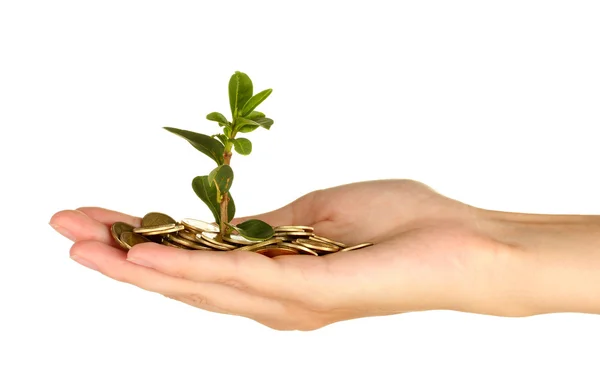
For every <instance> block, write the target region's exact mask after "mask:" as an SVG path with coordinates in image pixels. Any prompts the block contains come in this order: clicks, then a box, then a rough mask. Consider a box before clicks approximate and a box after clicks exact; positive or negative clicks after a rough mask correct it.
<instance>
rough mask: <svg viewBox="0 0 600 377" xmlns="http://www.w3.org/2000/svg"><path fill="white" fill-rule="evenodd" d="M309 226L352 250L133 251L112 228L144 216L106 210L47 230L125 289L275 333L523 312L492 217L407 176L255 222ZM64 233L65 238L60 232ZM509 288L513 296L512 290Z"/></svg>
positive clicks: (314, 196) (338, 191) (61, 217)
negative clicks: (367, 320) (409, 316)
mask: <svg viewBox="0 0 600 377" xmlns="http://www.w3.org/2000/svg"><path fill="white" fill-rule="evenodd" d="M248 218H259V219H262V220H264V221H266V222H268V223H270V224H271V225H273V226H277V225H310V226H313V227H314V228H315V233H317V234H319V235H323V236H325V237H328V238H332V239H335V240H339V241H341V242H344V243H346V244H349V245H353V244H358V243H362V242H373V243H374V244H375V245H374V246H371V247H368V248H365V249H360V250H356V251H351V252H345V253H335V254H330V255H327V256H323V257H313V256H304V255H300V256H280V257H276V258H272V259H270V258H267V257H265V256H262V255H259V254H255V253H252V252H235V251H233V252H212V251H194V252H190V251H185V250H179V249H175V248H171V247H167V246H163V245H159V244H153V243H147V244H140V245H136V246H134V247H133V248H132V249H131V250H130V251H129V253H126V252H124V251H122V250H120V249H119V248H118V247H117V245H116V244H115V242H114V241H113V240H112V237H111V236H110V232H109V226H110V224H112V223H113V222H116V221H123V222H126V223H129V224H131V225H134V226H139V225H140V219H139V218H137V217H132V216H129V215H125V214H121V213H118V212H113V211H109V210H105V209H100V208H80V209H79V210H76V211H61V212H59V213H57V214H56V215H54V216H53V218H52V220H51V224H52V225H53V226H55V227H57V230H58V231H60V232H61V233H63V234H66V235H67V236H68V237H69V238H71V239H72V240H74V241H75V244H74V245H73V247H72V248H71V257H72V258H73V259H75V260H76V261H79V262H80V263H82V264H84V265H87V266H88V267H91V268H94V269H97V270H98V271H100V272H101V273H103V274H104V275H106V276H108V277H111V278H113V279H116V280H118V281H122V282H126V283H130V284H134V285H136V286H138V287H140V288H142V289H145V290H149V291H153V292H157V293H160V294H162V295H164V296H167V297H170V298H173V299H175V300H179V301H181V302H184V303H187V304H190V305H194V306H196V307H198V308H201V309H205V310H210V311H213V312H218V313H226V314H234V315H240V316H244V317H248V318H251V319H253V320H255V321H258V322H260V323H262V324H264V325H266V326H269V327H271V328H274V329H282V330H284V329H286V330H287V329H300V330H311V329H316V328H320V327H323V326H326V325H328V324H331V323H334V322H337V321H343V320H348V319H352V318H358V317H366V316H378V315H389V314H396V313H401V312H408V311H421V310H434V309H448V310H461V311H470V312H477V313H489V314H496V315H521V314H528V313H522V312H519V310H520V309H519V308H518V307H517V308H515V307H514V305H513V303H512V302H511V301H510V294H509V293H506V292H510V289H509V288H510V287H512V286H513V285H518V284H519V282H518V281H514V280H515V279H514V278H513V277H512V275H511V272H512V271H513V270H512V267H513V266H512V265H513V259H514V258H513V255H514V254H515V252H514V250H513V249H512V248H511V247H509V246H508V245H505V244H503V243H501V242H498V241H497V240H495V239H494V237H493V236H492V235H490V232H489V231H488V228H489V227H487V226H484V224H486V223H487V219H486V211H484V210H481V209H477V208H474V207H470V206H468V205H465V204H463V203H460V202H457V201H454V200H451V199H449V198H447V197H444V196H442V195H440V194H438V193H436V192H435V191H433V190H432V189H430V188H429V187H427V186H425V185H423V184H421V183H418V182H414V181H408V180H386V181H372V182H362V183H355V184H350V185H344V186H339V187H334V188H330V189H326V190H319V191H315V192H312V193H310V194H308V195H305V196H303V197H301V198H299V199H298V200H296V201H294V202H292V203H291V204H289V205H287V206H285V207H283V208H280V209H278V210H275V211H273V212H269V213H265V214H262V215H259V216H252V217H246V218H244V219H242V218H240V219H236V220H234V221H233V223H239V222H241V221H243V220H245V219H248ZM65 231H66V232H65ZM507 287H508V288H507Z"/></svg>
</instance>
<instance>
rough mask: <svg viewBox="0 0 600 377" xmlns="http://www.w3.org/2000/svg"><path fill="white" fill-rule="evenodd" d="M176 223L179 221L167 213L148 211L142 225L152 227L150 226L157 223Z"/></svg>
mask: <svg viewBox="0 0 600 377" xmlns="http://www.w3.org/2000/svg"><path fill="white" fill-rule="evenodd" d="M176 223H177V221H175V220H174V219H173V218H172V217H171V216H169V215H165V214H164V213H160V212H150V213H147V214H146V215H145V216H144V217H143V218H142V227H143V228H146V227H150V226H156V225H166V224H176Z"/></svg>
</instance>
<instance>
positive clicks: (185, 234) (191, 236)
mask: <svg viewBox="0 0 600 377" xmlns="http://www.w3.org/2000/svg"><path fill="white" fill-rule="evenodd" d="M177 235H178V236H179V237H181V238H185V239H186V240H188V241H192V242H196V233H194V232H192V231H190V230H186V229H184V230H180V231H179V232H177Z"/></svg>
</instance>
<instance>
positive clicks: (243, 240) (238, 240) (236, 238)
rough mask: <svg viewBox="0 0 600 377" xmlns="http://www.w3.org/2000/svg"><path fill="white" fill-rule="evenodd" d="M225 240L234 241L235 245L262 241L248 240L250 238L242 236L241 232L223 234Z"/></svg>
mask: <svg viewBox="0 0 600 377" xmlns="http://www.w3.org/2000/svg"><path fill="white" fill-rule="evenodd" d="M223 241H225V242H229V243H232V244H235V245H253V244H255V243H258V242H260V241H251V240H248V239H246V238H244V237H242V236H240V235H239V234H230V235H229V236H223Z"/></svg>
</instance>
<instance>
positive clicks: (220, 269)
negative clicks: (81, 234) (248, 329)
mask: <svg viewBox="0 0 600 377" xmlns="http://www.w3.org/2000/svg"><path fill="white" fill-rule="evenodd" d="M291 258H297V259H302V260H304V259H305V258H311V259H312V260H313V262H311V264H312V265H311V267H310V269H311V270H312V271H317V270H319V269H322V268H323V265H322V264H321V265H319V263H318V261H317V260H316V259H315V258H314V257H312V256H309V255H306V256H303V255H295V256H293V257H291ZM127 259H128V260H129V261H131V262H133V263H137V264H140V265H143V266H148V267H151V268H153V269H155V270H157V271H160V272H162V273H165V274H168V275H171V276H176V277H182V278H184V279H188V280H192V281H197V282H209V283H218V284H226V285H229V286H232V287H236V288H239V289H243V290H245V291H247V292H250V293H253V294H257V295H260V296H265V297H273V298H278V299H291V300H298V301H302V300H306V299H307V298H310V292H311V290H312V289H320V288H319V287H317V286H316V285H315V284H318V282H317V281H316V279H315V281H311V280H310V279H306V276H305V275H304V273H303V271H301V270H300V269H298V268H295V267H294V266H292V265H290V264H286V263H285V262H284V259H277V260H275V259H271V258H267V257H265V256H263V255H260V254H256V253H252V252H246V251H228V252H218V251H204V250H198V251H193V252H189V251H185V250H172V249H170V248H166V247H164V246H162V245H157V244H151V243H145V244H140V245H137V246H136V247H135V248H133V249H131V250H130V251H129V253H128V256H127ZM284 266H287V267H288V268H285V267H284ZM304 267H306V265H304Z"/></svg>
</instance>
